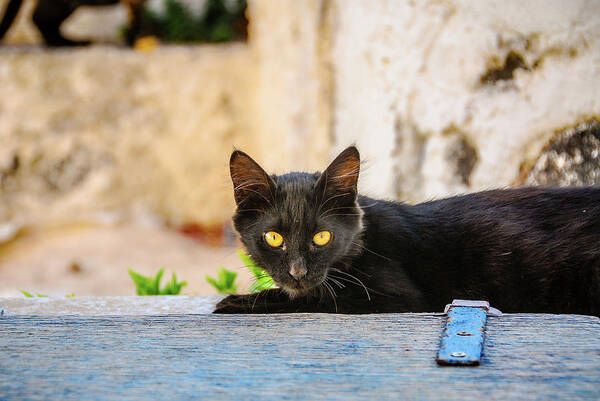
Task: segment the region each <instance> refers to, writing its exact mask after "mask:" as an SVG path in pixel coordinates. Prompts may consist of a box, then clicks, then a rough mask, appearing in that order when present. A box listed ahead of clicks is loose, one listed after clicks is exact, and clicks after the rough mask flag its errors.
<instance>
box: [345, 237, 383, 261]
mask: <svg viewBox="0 0 600 401" xmlns="http://www.w3.org/2000/svg"><path fill="white" fill-rule="evenodd" d="M352 243H353V244H354V245H356V246H357V247H359V248H362V249H364V250H365V251H367V252H371V253H372V254H373V255H376V256H379V257H380V258H383V259H385V260H387V261H389V262H391V261H392V259H390V258H388V257H387V256H383V255H381V254H379V253H377V252H375V251H372V250H370V249H369V248H367V247H365V246H363V245H361V244H359V243H358V242H354V241H352Z"/></svg>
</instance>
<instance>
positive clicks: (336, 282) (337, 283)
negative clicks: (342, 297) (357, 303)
mask: <svg viewBox="0 0 600 401" xmlns="http://www.w3.org/2000/svg"><path fill="white" fill-rule="evenodd" d="M327 279H329V280H331V281H332V282H333V283H334V284H335V285H337V286H338V287H340V289H342V288H344V287H346V286H345V285H344V284H342V283H340V282H339V281H337V280H336V279H334V278H332V277H331V276H327ZM327 279H326V280H327Z"/></svg>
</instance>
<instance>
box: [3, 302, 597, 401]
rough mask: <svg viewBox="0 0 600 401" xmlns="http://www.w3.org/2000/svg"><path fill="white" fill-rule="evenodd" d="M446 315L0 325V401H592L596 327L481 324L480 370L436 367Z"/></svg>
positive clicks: (538, 318) (505, 319)
mask: <svg viewBox="0 0 600 401" xmlns="http://www.w3.org/2000/svg"><path fill="white" fill-rule="evenodd" d="M444 320H445V319H444V317H443V316H440V315H430V314H383V315H361V316H350V315H325V314H296V315H254V316H252V315H244V316H242V315H168V316H161V315H154V316H112V317H111V316H104V317H101V316H91V317H90V316H62V317H61V316H16V315H12V316H10V315H9V316H4V317H2V318H0V356H1V357H0V399H1V400H3V401H8V400H23V399H31V400H37V399H40V400H79V399H86V400H147V399H165V400H185V399H193V398H209V399H220V400H233V399H310V400H318V399H331V400H334V399H344V400H348V399H369V400H385V399H389V400H399V399H495V398H496V399H522V400H529V399H547V398H553V399H568V400H573V399H599V398H600V322H599V320H598V318H595V317H586V316H574V315H528V314H520V315H504V316H502V317H488V323H487V334H486V342H485V348H484V355H483V360H482V365H481V366H479V367H474V368H457V367H441V366H438V365H437V364H436V362H435V355H436V351H437V348H438V345H439V341H440V334H441V331H442V329H443V326H444Z"/></svg>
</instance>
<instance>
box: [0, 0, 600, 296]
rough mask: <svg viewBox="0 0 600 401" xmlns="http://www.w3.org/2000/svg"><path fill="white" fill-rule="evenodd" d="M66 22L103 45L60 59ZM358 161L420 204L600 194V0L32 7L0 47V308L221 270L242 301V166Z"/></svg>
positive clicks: (364, 182) (201, 277) (1, 2)
mask: <svg viewBox="0 0 600 401" xmlns="http://www.w3.org/2000/svg"><path fill="white" fill-rule="evenodd" d="M11 1H12V3H13V7H14V4H15V3H16V2H15V1H14V0H11ZM11 1H8V0H0V10H2V11H0V13H2V15H4V14H5V12H8V10H10V8H11V5H10V4H9V3H11ZM110 2H113V3H115V4H112V5H102V4H101V3H110ZM44 7H45V8H44ZM48 7H50V8H48ZM52 7H58V8H52ZM61 7H62V8H61ZM65 7H67V8H68V7H71V8H72V9H70V10H69V13H68V15H67V16H68V18H66V19H65V21H64V23H62V24H61V25H60V31H61V32H62V34H63V35H64V37H65V38H68V39H69V40H82V39H86V40H90V41H91V44H90V45H88V46H75V47H73V46H48V44H52V43H48V40H47V36H48V34H46V35H45V36H44V35H42V34H41V31H43V29H44V27H46V28H45V29H47V26H48V20H52V18H56V15H54V16H53V15H52V14H53V12H52V11H48V10H54V11H56V10H57V9H59V8H60V9H64V8H65ZM71 12H72V13H71ZM54 14H56V13H54ZM63 17H65V15H63V16H62V17H61V18H63ZM34 21H35V23H34ZM40 25H41V26H42V30H40ZM0 32H1V30H0ZM55 44H56V43H55ZM353 143H355V144H357V145H358V147H359V149H360V151H361V155H362V159H363V167H362V172H361V178H360V182H359V189H360V191H361V192H362V193H364V194H367V195H370V196H375V197H382V198H388V199H396V200H401V201H404V202H408V203H416V202H420V201H424V200H428V199H434V198H440V197H443V196H448V195H452V194H458V193H465V192H472V191H478V190H483V189H488V188H497V187H514V186H523V185H544V186H555V185H563V186H564V185H599V184H600V2H598V1H595V0H572V1H569V2H565V1H560V0H551V1H547V0H544V1H541V0H539V1H538V0H534V1H528V2H522V1H516V0H510V1H492V0H485V1H478V2H473V1H466V0H465V1H461V0H446V1H433V0H432V1H409V0H405V1H404V0H396V1H391V0H390V1H386V0H297V1H281V0H248V2H247V3H246V2H245V1H242V0H239V1H238V0H148V1H145V2H143V1H140V0H123V1H120V2H119V1H117V0H113V1H110V0H109V1H104V2H103V1H102V0H87V1H85V0H81V1H77V0H53V1H51V0H37V1H36V0H24V1H23V3H22V5H21V7H20V10H19V12H18V14H17V15H16V18H15V20H14V22H13V23H12V25H11V26H10V29H8V30H7V31H6V34H5V35H4V37H3V38H2V40H1V41H0V297H2V296H20V297H21V296H23V294H22V293H21V290H25V291H27V292H31V293H34V294H35V293H40V294H45V295H57V296H64V295H65V294H71V293H75V295H76V296H77V295H133V294H135V286H134V284H133V281H132V280H131V279H130V277H129V275H128V269H133V270H135V271H137V272H139V273H141V274H144V275H148V276H150V275H154V274H155V273H156V272H157V271H158V269H160V268H165V269H166V271H167V274H168V275H169V276H170V274H171V272H175V273H177V276H178V279H181V280H186V281H187V283H188V284H187V286H186V287H184V289H183V293H188V294H212V293H216V289H215V288H214V287H213V286H211V285H210V284H209V283H207V281H206V280H205V276H206V274H209V275H211V276H216V275H217V270H218V269H219V267H221V266H222V267H225V268H227V269H229V270H231V271H234V272H236V273H238V278H237V280H238V282H239V288H238V291H239V292H244V291H245V290H247V288H248V286H249V285H250V284H251V282H252V279H251V277H252V275H251V274H250V273H249V272H248V270H247V269H245V268H244V267H243V265H244V263H242V261H240V259H239V257H238V255H237V249H239V248H240V245H239V244H238V242H237V240H236V238H235V234H234V232H233V230H232V228H231V224H230V217H231V214H232V212H233V210H234V202H233V196H232V186H231V183H230V179H229V174H228V160H229V155H230V153H231V151H232V150H233V149H234V148H238V149H242V150H244V151H246V152H247V153H249V154H251V155H252V156H253V157H254V158H255V159H256V160H257V161H258V162H259V163H261V165H262V166H263V167H264V168H265V169H266V170H267V171H269V172H274V173H281V172H287V171H289V170H305V171H317V170H321V169H323V168H324V167H325V166H326V165H327V163H328V162H329V161H330V160H331V158H332V157H334V156H335V155H336V154H337V152H339V151H340V150H342V149H343V148H345V147H346V146H348V145H350V144H353Z"/></svg>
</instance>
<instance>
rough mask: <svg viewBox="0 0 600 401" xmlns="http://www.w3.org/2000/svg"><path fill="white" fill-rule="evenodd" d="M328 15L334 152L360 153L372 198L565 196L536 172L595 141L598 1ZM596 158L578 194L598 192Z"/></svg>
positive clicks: (395, 7)
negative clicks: (545, 161)
mask: <svg viewBox="0 0 600 401" xmlns="http://www.w3.org/2000/svg"><path fill="white" fill-rule="evenodd" d="M331 9H332V12H333V17H332V18H333V29H332V30H331V35H332V39H331V40H332V43H333V46H332V55H331V58H330V59H331V60H332V63H333V67H332V69H333V77H334V88H335V89H334V94H333V102H334V105H333V108H332V109H333V121H334V124H333V136H334V137H335V145H334V151H335V150H338V149H341V148H343V147H344V146H346V145H347V144H349V143H352V142H356V143H358V145H359V146H360V148H361V151H362V154H363V156H364V157H365V158H366V159H367V161H366V164H365V169H364V170H365V172H364V174H363V177H362V181H361V186H362V188H363V190H364V191H367V192H371V193H373V194H375V195H379V196H387V197H390V198H400V199H404V200H408V201H411V202H416V201H421V200H425V199H430V198H434V197H440V196H445V195H448V194H453V193H460V192H467V191H475V190H480V189H485V188H490V187H505V186H513V185H521V184H523V183H536V182H537V183H542V182H544V183H545V184H559V183H562V184H564V183H566V181H564V180H563V181H556V180H554V181H553V180H550V181H548V180H545V181H544V180H537V181H536V180H535V179H530V178H528V175H529V171H530V170H531V168H532V166H534V165H536V163H538V162H537V161H538V159H539V158H540V157H542V156H541V153H542V152H543V151H544V149H549V147H551V142H552V141H554V140H555V139H556V138H557V137H558V136H560V135H563V133H564V132H571V133H573V132H574V131H577V130H579V131H580V134H581V133H582V132H583V135H584V136H586V137H588V138H589V140H588V142H590V141H591V143H594V141H593V140H592V139H591V138H597V136H594V134H589V132H588V131H589V129H593V127H594V126H595V124H596V123H595V122H597V121H598V119H599V116H600V97H599V96H598V94H599V93H600V3H598V2H597V1H587V0H575V1H569V2H563V1H529V2H521V1H512V0H511V1H502V2H497V1H479V2H472V1H462V0H452V1H443V2H441V1H387V0H375V1H374V0H353V1H340V0H337V1H332V7H331ZM581 124H583V125H581ZM575 127H579V128H575ZM582 127H583V128H582ZM585 127H587V131H586V129H585ZM582 129H583V131H581V130H582ZM584 131H585V132H588V133H587V134H586V133H585V132H584ZM596 132H597V131H596ZM594 146H595V148H594ZM588 148H589V149H588V151H587V153H586V154H588V156H587V159H586V160H588V163H589V165H590V169H591V170H593V171H595V173H590V174H591V175H590V174H588V179H579V180H574V181H573V180H571V181H570V183H571V184H573V183H588V184H589V183H595V184H600V179H599V178H598V177H599V176H600V174H599V173H600V167H599V166H600V158H598V142H597V141H596V142H595V145H589V146H588ZM594 149H595V150H594ZM554 153H555V154H556V152H554ZM584 153H585V152H584ZM565 155H567V153H564V152H563V156H565ZM571 158H572V157H571ZM582 160H583V159H582V158H579V159H577V158H575V159H573V160H572V162H570V163H567V164H569V165H570V166H571V168H575V169H576V168H578V167H577V166H579V165H580V164H581V163H584V162H583V161H582ZM594 163H595V168H592V167H591V166H594ZM559 166H562V167H561V168H565V169H566V168H567V165H565V163H563V164H559ZM538 170H539V169H538ZM565 174H567V175H568V173H565ZM593 174H595V175H593ZM589 177H591V179H589ZM593 177H596V178H593Z"/></svg>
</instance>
